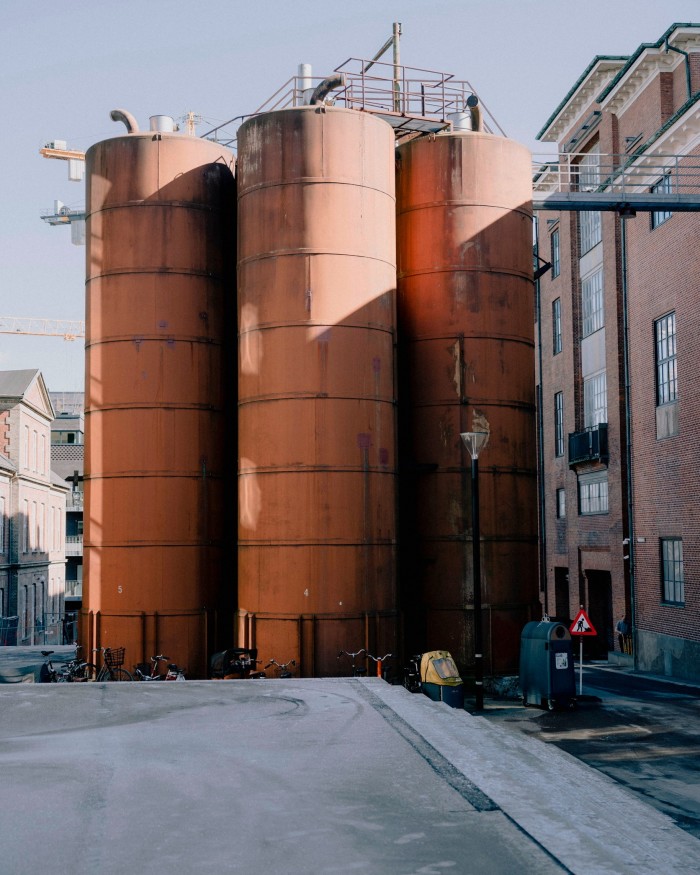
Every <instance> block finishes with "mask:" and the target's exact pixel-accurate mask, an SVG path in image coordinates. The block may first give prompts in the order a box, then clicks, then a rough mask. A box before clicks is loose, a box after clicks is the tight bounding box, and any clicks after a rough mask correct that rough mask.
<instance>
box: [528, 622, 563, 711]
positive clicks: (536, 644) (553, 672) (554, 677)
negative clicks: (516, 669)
mask: <svg viewBox="0 0 700 875" xmlns="http://www.w3.org/2000/svg"><path fill="white" fill-rule="evenodd" d="M520 692H521V693H522V697H523V705H525V706H527V705H537V706H538V707H540V708H549V709H550V710H553V709H554V708H573V707H574V706H575V705H576V679H575V677H574V657H573V650H572V644H571V635H570V634H569V630H568V629H567V628H566V626H563V625H562V624H561V623H552V622H550V621H549V620H542V621H541V622H539V623H537V622H532V623H528V624H527V625H526V626H525V628H524V629H523V631H522V635H521V638H520Z"/></svg>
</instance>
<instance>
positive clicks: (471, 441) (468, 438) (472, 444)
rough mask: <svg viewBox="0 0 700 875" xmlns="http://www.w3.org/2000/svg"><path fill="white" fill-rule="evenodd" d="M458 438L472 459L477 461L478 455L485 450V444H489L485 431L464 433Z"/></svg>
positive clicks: (487, 434) (487, 433)
mask: <svg viewBox="0 0 700 875" xmlns="http://www.w3.org/2000/svg"><path fill="white" fill-rule="evenodd" d="M460 437H461V438H462V440H463V441H464V445H465V446H466V448H467V449H468V450H469V455H470V456H471V457H472V459H478V458H479V453H480V452H481V451H482V450H483V449H485V448H486V444H487V443H488V442H489V432H487V431H465V432H463V433H462V434H461V435H460Z"/></svg>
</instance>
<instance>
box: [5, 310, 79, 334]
mask: <svg viewBox="0 0 700 875" xmlns="http://www.w3.org/2000/svg"><path fill="white" fill-rule="evenodd" d="M0 334H36V335H40V336H44V337H62V338H63V339H64V340H75V339H76V338H78V337H85V323H84V322H81V321H80V320H78V319H45V318H43V317H37V316H0Z"/></svg>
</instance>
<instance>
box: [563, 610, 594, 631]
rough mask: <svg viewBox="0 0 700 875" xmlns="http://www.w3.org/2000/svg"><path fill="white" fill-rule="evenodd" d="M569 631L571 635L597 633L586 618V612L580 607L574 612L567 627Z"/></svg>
mask: <svg viewBox="0 0 700 875" xmlns="http://www.w3.org/2000/svg"><path fill="white" fill-rule="evenodd" d="M569 632H571V634H572V635H597V634H598V633H597V632H596V630H595V629H594V628H593V623H591V621H590V620H589V619H588V614H587V613H586V612H585V611H584V610H583V608H581V610H580V611H579V612H578V614H576V617H575V618H574V622H573V623H572V624H571V626H570V627H569Z"/></svg>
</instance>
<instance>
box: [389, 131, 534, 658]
mask: <svg viewBox="0 0 700 875" xmlns="http://www.w3.org/2000/svg"><path fill="white" fill-rule="evenodd" d="M398 152H399V159H400V160H399V162H398V171H397V216H398V219H397V222H398V224H397V238H398V269H399V286H398V317H399V325H400V326H401V332H400V335H399V348H400V350H401V356H402V361H403V362H405V368H406V373H405V374H404V373H403V372H402V373H401V375H400V376H401V380H402V382H401V385H400V399H401V401H402V403H407V404H408V408H407V409H406V410H403V409H402V413H401V415H402V416H403V417H404V420H403V421H404V425H403V427H402V429H401V431H400V433H399V439H400V442H401V443H400V450H401V452H402V454H403V455H404V457H406V458H407V459H410V460H413V462H414V463H415V464H416V465H417V470H418V471H419V474H418V475H416V476H414V478H413V481H412V485H408V484H407V485H406V487H405V488H406V489H411V490H413V491H412V493H411V500H410V501H406V502H404V503H402V509H401V517H400V519H401V522H400V525H401V532H402V543H403V544H404V545H405V550H404V556H403V561H402V568H403V569H404V578H403V579H402V588H403V589H404V592H405V593H407V594H409V593H410V594H411V597H412V600H413V602H414V603H415V604H417V605H418V609H417V610H416V611H414V612H413V615H412V616H409V618H408V635H409V640H410V638H411V636H413V646H414V647H415V648H416V649H417V650H420V649H423V648H425V649H433V648H444V649H447V650H450V651H452V653H453V655H454V656H455V657H456V658H457V659H458V661H459V663H460V664H461V665H462V666H466V667H468V666H469V665H470V664H471V663H472V659H473V657H472V654H473V646H472V628H473V626H472V622H471V617H470V605H471V602H472V592H473V589H472V579H471V573H472V572H471V547H472V545H471V521H470V518H469V501H470V499H469V489H470V476H469V468H470V464H471V460H470V459H469V457H468V454H467V453H466V450H465V449H464V447H463V445H462V441H461V439H460V433H461V432H465V431H471V430H486V431H489V432H490V434H491V441H490V442H489V445H488V448H487V449H486V450H485V451H484V453H483V455H482V456H481V457H480V472H481V473H480V497H481V530H482V536H483V541H484V543H483V547H482V567H483V581H482V588H483V601H484V611H485V613H488V614H489V617H490V620H489V623H487V624H486V625H487V626H488V627H489V628H490V630H491V631H490V635H491V637H490V639H489V641H488V642H487V644H488V645H489V652H488V654H487V656H488V665H489V670H493V671H495V672H503V671H506V672H507V671H513V670H517V662H518V655H519V629H520V628H522V625H523V624H524V623H525V622H527V621H528V620H529V619H531V617H532V615H533V613H534V612H535V611H536V610H537V608H536V605H537V577H536V569H537V552H536V495H535V467H534V466H535V458H536V456H535V428H534V424H535V421H534V384H533V378H532V374H533V367H534V352H533V351H534V338H533V325H534V318H533V312H532V307H533V290H532V236H531V235H532V222H531V208H530V198H531V183H530V155H529V152H528V151H527V149H525V148H524V147H522V146H520V145H519V144H517V143H514V142H513V141H510V140H507V139H504V138H502V137H494V136H491V135H489V134H483V133H480V132H479V133H476V132H465V133H452V134H445V135H443V134H440V135H437V136H435V137H433V138H427V137H425V138H420V139H416V140H413V141H411V142H409V143H406V144H404V145H402V146H400V147H399V150H398ZM401 390H403V391H401ZM404 399H405V402H404ZM431 471H433V473H431ZM404 603H408V604H409V606H410V603H411V602H410V601H407V599H406V598H404ZM409 613H410V612H409ZM409 646H410V645H409Z"/></svg>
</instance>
